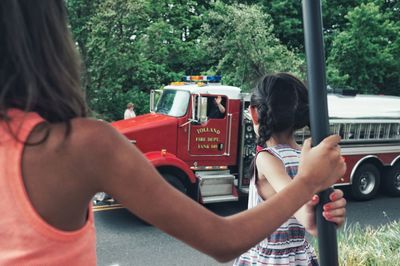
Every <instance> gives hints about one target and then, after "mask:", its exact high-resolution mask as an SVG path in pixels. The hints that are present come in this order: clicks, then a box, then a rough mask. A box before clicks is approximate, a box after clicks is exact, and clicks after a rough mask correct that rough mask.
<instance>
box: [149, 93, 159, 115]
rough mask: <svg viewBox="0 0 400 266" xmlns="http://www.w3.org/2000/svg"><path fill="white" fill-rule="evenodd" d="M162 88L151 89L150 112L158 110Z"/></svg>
mask: <svg viewBox="0 0 400 266" xmlns="http://www.w3.org/2000/svg"><path fill="white" fill-rule="evenodd" d="M161 94H162V90H151V91H150V113H154V112H155V111H156V103H157V101H158V100H159V99H160V97H161Z"/></svg>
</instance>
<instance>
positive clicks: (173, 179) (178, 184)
mask: <svg viewBox="0 0 400 266" xmlns="http://www.w3.org/2000/svg"><path fill="white" fill-rule="evenodd" d="M162 176H163V177H164V179H165V180H166V181H167V182H168V183H169V184H170V185H171V186H173V187H174V188H176V189H177V190H178V191H180V192H182V193H183V194H185V195H187V188H186V187H185V185H184V184H183V182H182V181H181V180H180V179H179V177H177V176H174V175H172V174H167V173H163V174H162Z"/></svg>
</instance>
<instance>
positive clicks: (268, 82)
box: [235, 73, 345, 266]
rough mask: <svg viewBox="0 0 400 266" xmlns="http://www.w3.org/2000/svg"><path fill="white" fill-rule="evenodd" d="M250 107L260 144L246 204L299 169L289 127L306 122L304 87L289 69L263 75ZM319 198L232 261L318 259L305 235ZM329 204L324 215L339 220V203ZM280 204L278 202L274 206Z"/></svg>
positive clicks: (336, 196)
mask: <svg viewBox="0 0 400 266" xmlns="http://www.w3.org/2000/svg"><path fill="white" fill-rule="evenodd" d="M249 111H250V114H251V117H252V119H253V123H254V129H255V132H256V134H257V136H258V138H257V144H258V147H259V149H258V150H259V151H258V154H257V156H256V157H255V160H254V167H253V168H254V176H253V178H252V180H251V182H250V189H249V202H248V207H249V208H250V209H251V208H254V207H256V206H258V205H260V204H264V203H265V202H268V201H270V200H272V199H273V197H274V195H276V194H277V193H278V192H280V191H281V190H283V189H285V187H287V186H290V184H291V183H293V182H295V180H296V178H297V176H296V175H297V174H298V172H299V171H300V170H301V169H300V167H301V165H300V166H299V163H300V162H301V157H300V154H301V147H300V146H299V145H298V144H297V143H296V139H295V136H294V132H295V131H296V130H297V129H301V128H304V127H306V126H309V108H308V94H307V89H306V87H305V85H304V84H303V83H302V82H301V81H300V80H299V79H298V78H296V77H294V76H293V75H291V74H288V73H277V74H270V75H266V76H264V77H263V78H262V79H261V80H260V81H259V83H258V85H257V86H256V88H255V89H254V91H253V94H252V96H251V100H250V107H249ZM342 197H343V192H342V191H341V190H335V191H334V192H333V193H332V194H331V200H333V201H335V200H336V201H341V202H342V203H343V205H344V204H345V199H344V198H342ZM318 201H319V199H318V196H316V195H315V196H314V197H313V199H312V200H311V201H310V202H309V203H308V204H305V205H303V206H302V207H301V208H300V209H299V210H298V211H297V212H296V213H295V214H294V215H293V216H292V217H290V218H289V219H288V220H287V221H286V222H284V223H283V224H282V225H281V226H280V227H279V228H278V229H277V230H276V231H275V232H273V233H272V234H270V235H268V236H267V238H266V239H264V240H263V241H261V242H260V243H258V244H257V245H256V246H254V247H253V248H251V249H250V250H249V251H247V252H246V253H244V254H242V255H241V256H240V257H239V258H238V259H237V260H236V261H235V265H236V266H244V265H293V266H297V265H318V262H317V258H316V256H315V254H314V250H313V248H312V247H311V246H310V244H309V243H308V242H307V240H306V239H305V231H306V230H307V231H308V232H309V233H310V234H312V235H316V234H317V228H316V223H315V215H314V207H315V205H316V204H317V203H318ZM331 204H332V203H328V204H326V205H325V206H324V210H325V211H324V212H323V216H324V217H325V219H327V220H328V221H331V222H335V223H337V224H338V225H341V224H342V223H343V221H344V215H345V213H344V209H335V208H332V206H331ZM281 206H282V204H280V203H278V204H277V206H276V208H280V207H281Z"/></svg>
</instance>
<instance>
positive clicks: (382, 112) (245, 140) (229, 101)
mask: <svg viewBox="0 0 400 266" xmlns="http://www.w3.org/2000/svg"><path fill="white" fill-rule="evenodd" d="M215 81H216V82H218V77H207V76H191V77H187V78H186V80H185V81H183V82H175V83H172V84H171V85H169V86H166V87H165V88H164V89H163V90H161V92H160V93H161V94H160V95H159V97H158V101H157V103H156V104H155V98H156V95H157V93H156V92H155V91H153V92H152V93H151V99H150V109H151V112H150V113H149V114H145V115H141V116H137V117H135V118H132V119H128V120H121V121H116V122H114V123H112V125H113V126H114V127H115V128H116V129H117V130H118V131H119V132H121V133H122V134H124V135H125V136H126V137H127V138H128V139H129V140H130V141H131V142H132V143H133V145H136V146H137V147H138V148H139V149H140V150H141V151H142V152H143V153H144V155H145V156H146V157H147V159H148V160H149V161H150V162H151V163H152V164H153V165H154V167H156V168H157V169H158V171H159V172H160V174H161V175H162V176H163V177H164V178H165V179H166V180H167V181H168V182H169V183H170V184H171V185H173V186H174V187H175V188H176V189H178V190H180V191H181V192H182V193H185V194H186V195H188V196H189V197H191V198H193V199H194V200H196V201H199V202H201V203H204V204H207V203H214V202H225V201H236V200H238V198H239V195H241V194H242V193H246V192H247V191H248V184H249V180H250V178H251V173H250V171H249V165H250V162H251V161H252V159H253V158H254V155H255V151H256V144H255V134H254V132H253V127H252V123H251V120H250V117H249V115H248V113H247V107H248V105H249V99H250V98H249V94H245V93H241V91H240V89H239V88H237V87H232V86H225V85H221V84H219V83H214V82H215ZM217 96H221V97H222V102H221V103H222V105H223V106H224V107H225V113H223V114H222V115H221V116H220V117H218V118H212V117H210V115H209V114H210V113H211V109H212V108H215V98H216V97H217ZM328 105H329V116H330V127H331V131H332V132H333V133H337V134H340V135H341V136H342V139H343V141H342V144H341V147H342V153H343V154H344V156H345V157H346V162H347V166H348V170H347V172H346V174H345V176H344V177H343V178H341V179H340V181H339V182H338V183H337V185H338V186H339V185H349V186H350V188H351V192H352V195H353V197H354V198H356V199H358V200H366V199H371V198H373V197H374V196H375V194H376V193H377V191H378V189H379V188H380V187H382V188H384V189H385V191H386V192H387V193H389V194H391V195H395V196H399V195H400V97H389V96H361V95H357V96H342V95H337V94H330V95H329V96H328ZM309 135H310V133H309V130H308V129H307V128H305V129H302V130H300V131H297V132H296V137H297V139H298V141H300V142H301V141H302V140H303V139H304V138H306V137H309ZM143 178H146V177H143Z"/></svg>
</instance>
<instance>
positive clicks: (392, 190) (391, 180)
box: [382, 163, 400, 197]
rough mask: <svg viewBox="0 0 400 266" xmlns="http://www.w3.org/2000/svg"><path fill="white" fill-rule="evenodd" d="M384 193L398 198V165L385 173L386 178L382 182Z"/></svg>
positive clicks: (399, 174) (399, 176)
mask: <svg viewBox="0 0 400 266" xmlns="http://www.w3.org/2000/svg"><path fill="white" fill-rule="evenodd" d="M382 183H383V188H384V191H385V192H386V193H387V194H388V195H390V196H395V197H399V196H400V163H396V164H395V165H393V166H392V167H390V169H389V171H387V176H385V178H384V179H383V180H382Z"/></svg>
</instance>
